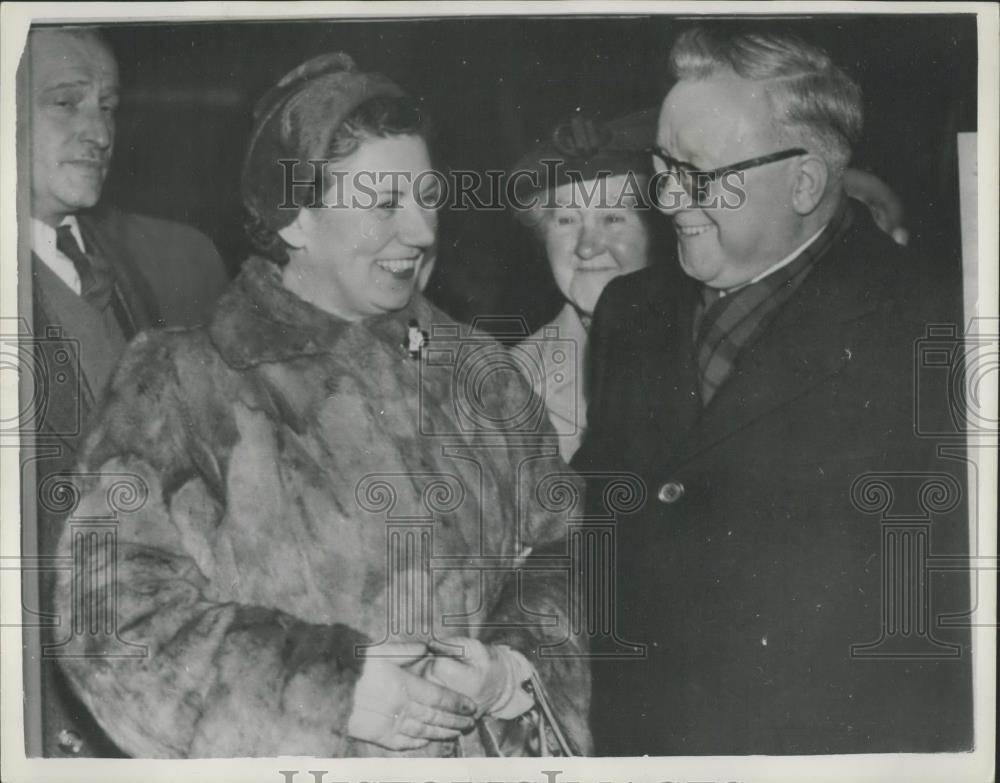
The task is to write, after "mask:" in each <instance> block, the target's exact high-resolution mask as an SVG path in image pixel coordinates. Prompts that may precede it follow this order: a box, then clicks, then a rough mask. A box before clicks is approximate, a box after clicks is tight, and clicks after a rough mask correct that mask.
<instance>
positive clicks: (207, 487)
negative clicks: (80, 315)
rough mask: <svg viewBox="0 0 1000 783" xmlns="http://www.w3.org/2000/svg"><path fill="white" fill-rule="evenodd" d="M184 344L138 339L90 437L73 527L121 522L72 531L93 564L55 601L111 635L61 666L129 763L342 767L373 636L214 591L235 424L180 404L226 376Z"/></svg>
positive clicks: (72, 646) (74, 546)
mask: <svg viewBox="0 0 1000 783" xmlns="http://www.w3.org/2000/svg"><path fill="white" fill-rule="evenodd" d="M176 339H177V338H174V337H172V336H170V335H162V336H155V337H149V336H143V337H141V338H140V339H139V341H138V342H137V343H136V344H135V345H134V346H133V348H132V350H131V351H130V352H129V353H128V354H127V357H126V359H125V361H124V362H123V364H122V366H121V368H120V371H119V373H118V376H117V381H116V383H115V385H114V388H113V392H112V393H111V395H110V397H109V398H108V399H107V401H106V404H105V406H104V409H103V411H102V413H101V415H100V416H99V417H98V420H99V421H100V422H101V424H100V426H98V427H97V428H96V429H95V430H94V431H93V432H92V434H91V436H90V438H89V440H88V443H87V448H86V459H85V470H84V473H83V475H81V476H80V477H79V479H80V486H81V495H82V498H81V501H80V505H79V506H78V508H77V511H76V513H75V514H74V519H82V518H86V517H92V518H100V517H106V516H107V515H108V514H109V513H112V512H114V513H115V516H116V518H117V523H116V524H115V525H113V529H112V530H111V533H112V536H111V537H108V538H105V537H104V536H103V535H93V532H92V531H93V530H94V529H95V528H94V527H93V525H91V524H81V525H76V524H72V523H71V524H70V526H69V529H68V530H67V531H66V533H65V534H64V536H63V541H62V545H61V549H62V550H63V552H64V553H66V554H71V555H72V556H73V557H74V558H75V560H77V561H80V562H81V563H82V564H84V566H85V567H84V568H83V569H76V570H75V571H74V574H75V577H76V578H75V583H74V584H72V585H70V584H67V580H68V578H69V574H67V575H66V579H64V580H63V583H62V584H61V586H60V589H58V591H57V601H58V606H59V609H60V612H61V613H62V615H63V616H67V617H71V618H72V622H73V623H74V624H76V623H81V622H87V621H93V619H94V618H95V617H97V616H98V615H97V612H101V611H104V612H109V613H110V614H111V616H110V623H111V628H110V629H102V631H103V630H110V631H111V632H110V633H109V632H100V633H87V632H84V633H79V634H76V633H75V634H74V635H73V636H72V637H71V639H70V642H69V644H68V645H66V646H65V647H64V648H62V649H61V650H59V655H60V660H61V663H62V665H63V668H64V670H65V671H66V672H67V674H68V675H69V677H70V679H71V681H72V682H73V683H74V684H75V686H76V688H77V690H78V692H79V693H80V695H81V697H82V699H83V700H84V702H85V704H86V705H87V707H88V708H89V709H90V710H91V711H92V712H93V714H94V715H95V717H96V718H97V719H98V721H99V722H100V723H101V724H102V725H103V726H104V727H105V729H106V730H107V731H108V733H109V735H110V736H111V737H112V739H114V741H115V742H116V743H117V744H118V745H119V746H120V747H122V748H123V749H125V750H126V751H127V752H128V753H130V754H132V755H134V756H139V757H166V758H176V757H195V758H197V757H201V756H258V755H271V754H275V755H276V754H278V753H279V752H280V753H285V754H288V753H293V754H294V753H311V754H321V755H326V756H338V755H341V754H343V753H344V751H345V749H346V748H345V746H346V744H347V742H348V740H346V738H345V737H344V734H343V731H344V727H345V724H346V721H347V713H348V711H349V705H350V701H351V698H350V697H351V692H352V688H353V683H354V682H355V679H356V677H357V675H358V672H357V669H356V663H355V658H354V645H356V644H360V643H363V642H365V641H368V639H367V638H366V637H365V636H364V635H363V634H361V633H359V632H358V631H356V630H354V629H352V628H350V627H348V626H346V625H340V624H335V623H334V624H326V623H311V622H306V621H303V620H302V619H299V618H296V617H295V616H292V615H291V614H289V613H288V612H284V611H281V610H278V609H275V608H270V607H266V606H260V605H256V606H255V605H247V604H238V603H234V602H233V601H230V600H221V596H220V595H219V592H220V591H219V590H218V589H213V586H212V585H211V583H210V581H209V579H208V578H207V577H206V574H205V571H204V570H203V568H202V564H200V563H199V554H200V553H204V552H205V551H207V550H208V549H209V548H210V546H211V545H210V542H211V539H212V537H213V534H214V532H215V528H216V526H217V525H218V524H219V523H220V521H221V517H222V513H223V511H224V509H225V496H224V491H223V488H222V485H223V479H222V472H221V471H222V470H223V467H222V466H221V465H220V464H219V458H220V457H222V456H224V451H220V449H219V448H218V446H219V444H225V443H226V440H227V437H232V433H226V432H225V431H217V430H216V428H217V427H220V426H223V425H224V423H225V418H226V417H219V418H215V417H214V416H213V413H218V411H215V412H213V410H212V405H211V404H209V405H207V406H203V407H201V409H200V411H192V410H191V409H190V408H188V407H187V406H185V404H184V402H183V400H184V399H185V398H189V397H192V396H198V395H199V392H200V393H201V394H203V395H204V399H207V400H218V399H219V394H218V392H219V390H218V389H216V390H210V389H208V388H206V386H207V384H208V383H210V382H211V380H212V379H215V380H218V379H219V378H220V377H224V374H221V373H219V372H213V368H212V367H211V366H210V365H209V366H206V365H205V362H211V361H212V354H211V352H209V351H197V350H196V351H191V352H187V355H184V352H177V351H175V350H174V345H172V341H174V340H176ZM199 414H200V415H199ZM199 544H204V547H202V546H199ZM70 588H72V589H70ZM109 601H110V602H112V603H111V604H110V605H109V603H108V602H109ZM103 617H104V619H105V620H109V618H108V615H103Z"/></svg>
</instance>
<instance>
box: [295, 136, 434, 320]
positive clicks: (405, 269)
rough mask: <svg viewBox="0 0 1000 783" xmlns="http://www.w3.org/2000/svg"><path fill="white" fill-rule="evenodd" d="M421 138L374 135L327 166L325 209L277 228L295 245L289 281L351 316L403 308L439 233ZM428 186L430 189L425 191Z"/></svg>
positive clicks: (304, 212)
mask: <svg viewBox="0 0 1000 783" xmlns="http://www.w3.org/2000/svg"><path fill="white" fill-rule="evenodd" d="M430 169H431V162H430V156H429V154H428V152H427V145H426V143H425V142H424V140H423V139H422V138H420V137H418V136H388V137H373V138H368V139H366V140H364V141H362V142H361V144H360V145H359V147H358V149H357V150H355V152H354V153H352V154H351V155H350V156H348V157H347V158H344V159H343V160H340V161H337V162H335V163H332V164H329V165H328V166H327V171H328V172H330V174H331V175H332V184H331V186H330V188H329V189H328V190H327V192H326V194H325V196H324V203H325V205H326V206H325V207H316V208H311V209H302V210H300V212H299V215H298V217H297V218H296V220H295V222H294V223H292V224H291V225H290V226H288V227H286V228H284V229H282V230H281V232H279V233H280V234H281V236H282V238H284V239H285V241H286V242H288V243H289V244H290V245H291V246H292V247H293V248H294V250H293V252H291V253H290V261H289V263H288V265H287V266H286V267H285V268H284V270H283V276H284V280H285V285H286V286H287V287H288V288H290V289H291V290H292V291H294V292H295V293H297V294H298V295H299V296H301V297H302V298H304V299H306V301H309V302H312V303H313V304H315V305H317V306H318V307H321V308H322V309H324V310H327V311H328V312H331V313H333V314H334V315H337V316H339V317H341V318H344V319H346V320H349V321H358V320H361V319H363V318H369V317H371V316H375V315H380V314H382V313H387V312H391V311H394V310H400V309H402V308H404V307H406V305H407V304H409V301H410V299H411V297H412V296H413V293H414V291H416V290H417V288H418V280H419V275H420V270H421V266H422V265H423V264H424V262H425V261H426V260H427V259H428V258H429V257H430V255H431V254H430V253H429V251H430V250H431V248H432V247H433V245H434V241H435V239H436V235H437V213H436V212H435V211H434V209H433V208H431V207H430V206H428V205H432V204H434V203H435V202H436V201H437V199H436V198H435V197H434V195H433V194H429V193H417V192H416V191H415V189H414V184H415V183H417V184H419V183H421V182H424V183H426V188H432V187H435V186H436V183H435V180H434V178H433V177H427V176H424V177H418V175H419V174H420V173H421V172H427V171H430ZM426 188H425V189H426Z"/></svg>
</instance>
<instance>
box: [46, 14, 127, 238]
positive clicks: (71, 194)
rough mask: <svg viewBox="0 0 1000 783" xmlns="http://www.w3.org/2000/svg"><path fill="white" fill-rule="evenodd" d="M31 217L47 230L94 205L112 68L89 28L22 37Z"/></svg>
mask: <svg viewBox="0 0 1000 783" xmlns="http://www.w3.org/2000/svg"><path fill="white" fill-rule="evenodd" d="M28 57H29V61H28V62H29V74H30V84H31V96H30V98H31V102H30V122H31V213H32V216H33V217H35V218H37V219H39V220H42V221H44V222H46V223H49V224H50V225H53V226H55V225H58V224H59V222H60V221H61V220H62V219H63V218H64V217H65V216H66V215H70V214H73V213H75V212H77V211H79V210H81V209H86V208H88V207H92V206H94V204H96V203H97V201H98V199H99V198H100V196H101V189H102V188H103V186H104V180H105V178H106V176H107V173H108V166H109V164H110V162H111V152H112V149H113V146H114V137H115V110H116V109H117V107H118V65H117V63H116V62H115V58H114V56H113V55H112V53H111V50H110V48H109V47H108V45H107V43H106V42H105V41H104V39H103V38H102V37H101V36H100V34H99V33H98V32H97V31H96V30H95V29H93V28H41V29H35V30H32V31H31V32H30V33H29V35H28Z"/></svg>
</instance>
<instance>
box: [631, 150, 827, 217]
mask: <svg viewBox="0 0 1000 783" xmlns="http://www.w3.org/2000/svg"><path fill="white" fill-rule="evenodd" d="M644 151H645V152H646V153H648V154H649V155H652V156H653V160H654V162H658V163H659V164H660V166H659V167H657V175H656V176H657V183H656V189H657V194H658V195H659V194H660V193H662V192H663V190H664V189H665V188H666V187H667V186H668V185H669V184H670V183H671V181H673V182H675V183H676V184H678V185H680V186H681V187H683V188H684V190H685V191H687V193H688V194H689V195H690V196H691V198H692V200H693V201H694V202H695V204H697V205H698V206H706V205H707V204H708V201H709V199H708V193H709V188H710V187H711V186H712V185H713V184H714V183H715V182H717V181H718V180H719V179H720V178H721V177H723V176H725V175H726V174H732V173H736V172H740V171H746V170H747V169H755V168H757V167H758V166H766V165H767V164H768V163H777V162H778V161H779V160H787V159H788V158H794V157H796V156H797V155H808V154H809V151H808V150H805V149H802V148H801V147H793V148H791V149H787V150H781V151H780V152H772V153H771V154H770V155H761V156H759V157H756V158H749V159H748V160H741V161H740V162H739V163H730V164H729V165H726V166H719V167H718V168H716V169H708V170H702V169H699V168H698V167H697V166H693V165H692V164H690V163H686V162H685V161H683V160H678V159H677V158H674V157H671V156H670V155H669V154H667V152H666V150H663V149H661V148H660V147H647V148H646V150H644Z"/></svg>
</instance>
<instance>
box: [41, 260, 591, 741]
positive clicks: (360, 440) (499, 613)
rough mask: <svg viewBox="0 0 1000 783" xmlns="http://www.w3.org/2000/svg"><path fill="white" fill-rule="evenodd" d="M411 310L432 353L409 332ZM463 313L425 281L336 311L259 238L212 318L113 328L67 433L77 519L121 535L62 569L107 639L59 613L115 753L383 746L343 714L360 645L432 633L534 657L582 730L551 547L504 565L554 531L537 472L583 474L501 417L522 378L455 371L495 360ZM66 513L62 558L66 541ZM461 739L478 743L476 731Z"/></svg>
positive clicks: (556, 523) (579, 683)
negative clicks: (91, 389)
mask: <svg viewBox="0 0 1000 783" xmlns="http://www.w3.org/2000/svg"><path fill="white" fill-rule="evenodd" d="M411 319H412V320H415V321H417V322H418V323H419V324H420V325H421V326H422V327H423V328H425V329H427V330H429V332H430V333H431V338H430V339H431V344H430V346H431V347H430V349H429V350H433V351H437V354H436V355H437V356H438V359H439V360H438V361H437V362H431V361H430V359H428V361H427V362H421V361H418V360H416V359H414V358H412V357H411V356H409V355H408V353H407V350H406V348H405V346H404V341H405V338H406V335H407V331H408V323H409V322H410V321H411ZM458 331H459V327H458V326H457V325H456V324H454V322H452V321H451V320H450V319H449V318H448V317H447V316H445V315H444V314H443V313H441V312H440V311H438V310H436V309H434V308H433V307H432V306H431V305H429V304H428V303H427V302H426V301H425V300H424V299H423V298H422V297H420V296H419V295H417V296H415V297H414V299H413V301H412V302H411V303H410V305H409V306H408V308H407V309H406V310H404V311H400V312H398V313H391V314H386V315H384V316H379V317H375V318H371V319H367V320H365V321H363V322H358V323H347V322H344V321H341V320H338V319H336V318H333V317H332V316H330V315H328V314H326V313H324V312H323V311H321V310H319V309H317V308H315V307H313V306H312V305H310V304H308V303H306V302H304V301H302V300H301V299H299V298H298V297H296V296H295V295H294V294H292V293H291V292H289V291H288V290H287V289H285V288H284V287H283V285H282V284H281V281H280V273H279V272H278V270H277V269H276V268H275V267H274V266H273V265H272V264H270V263H269V262H266V261H264V260H262V259H251V261H249V262H248V263H247V264H246V265H245V266H244V269H243V272H242V273H241V275H240V277H239V278H238V279H237V280H236V281H235V282H234V283H233V285H232V287H231V288H230V289H229V291H228V292H227V293H226V294H225V295H223V297H222V299H221V300H220V302H219V305H218V307H217V309H216V311H215V313H214V315H213V317H212V320H211V322H210V324H209V325H208V326H207V327H205V328H200V329H193V330H183V331H165V332H150V333H147V334H146V335H143V336H141V337H139V338H138V339H136V340H135V342H134V343H133V344H132V345H131V346H130V348H129V350H128V352H127V353H126V355H125V357H124V358H123V360H122V364H121V367H120V369H119V372H118V374H117V376H116V378H115V380H114V382H113V384H112V387H111V389H110V391H109V392H108V395H107V398H106V401H105V403H104V406H103V407H102V409H101V410H100V411H99V412H98V413H97V414H96V416H95V420H94V423H93V429H92V431H91V433H90V435H89V436H88V438H87V441H86V446H85V448H84V450H83V454H82V463H81V464H82V467H83V468H84V470H85V471H86V472H87V476H86V477H84V478H82V479H81V482H80V490H81V500H80V503H79V506H78V507H77V508H76V513H75V517H74V518H81V519H88V518H89V519H93V518H96V517H99V516H100V515H107V514H110V513H111V512H112V511H116V512H117V514H116V522H115V525H114V529H115V533H116V536H117V544H116V550H111V551H110V554H109V557H111V558H114V552H117V558H116V559H114V567H111V566H110V565H108V563H107V562H106V561H104V560H103V559H102V556H101V554H103V553H105V552H108V551H109V550H104V549H101V554H98V553H97V552H93V553H92V556H89V557H88V559H87V561H86V564H87V565H86V566H85V569H84V570H85V572H86V573H88V574H93V578H92V579H89V580H81V582H80V583H78V584H77V585H76V587H77V588H78V589H80V590H81V591H82V592H81V593H80V595H79V600H80V603H76V602H74V600H73V593H72V588H73V580H72V574H70V573H62V574H60V587H59V590H58V606H59V608H60V611H61V612H62V613H63V614H64V616H67V617H69V616H74V617H76V620H77V622H82V623H84V625H83V626H82V627H89V623H87V622H86V618H85V617H81V616H80V615H79V614H77V612H79V611H80V609H79V607H84V608H86V607H90V606H94V605H100V606H102V607H103V609H104V610H105V611H107V612H108V613H109V616H111V617H113V618H115V619H116V620H117V626H116V627H117V629H118V634H117V636H116V635H114V634H110V635H106V634H100V633H99V634H95V635H89V634H88V635H84V634H81V635H77V636H74V637H73V638H72V640H71V641H70V643H69V644H68V645H67V647H66V648H65V652H67V653H70V654H71V655H72V656H73V657H65V658H63V659H61V663H62V664H63V668H64V670H65V671H66V672H67V673H68V675H69V678H70V679H71V681H72V682H73V685H74V687H75V689H76V690H77V692H78V693H79V694H80V695H81V698H82V700H83V701H84V703H85V704H86V705H87V706H88V708H90V709H91V710H92V711H93V713H94V715H95V716H96V717H97V719H98V721H99V722H100V723H101V725H102V726H103V727H104V728H105V730H106V731H107V732H108V734H109V735H110V736H111V737H112V738H113V739H114V740H115V741H116V742H117V743H118V744H119V745H120V746H121V747H122V748H123V749H124V750H126V751H127V752H128V753H129V754H130V755H136V756H140V757H203V756H230V757H232V756H274V755H300V754H305V755H316V756H327V757H330V756H383V755H389V756H391V755H396V754H394V753H392V752H390V751H386V750H383V749H381V748H379V747H376V746H374V745H369V744H367V743H364V742H361V741H356V740H352V739H351V738H350V737H349V736H347V734H346V725H347V722H348V719H349V716H350V713H351V706H352V699H353V689H354V683H355V681H356V679H357V676H358V671H359V668H360V663H359V661H358V660H357V652H356V649H357V646H358V645H367V644H377V643H380V642H382V641H385V640H389V639H392V640H400V639H402V638H405V639H408V640H414V639H417V640H421V641H428V640H430V639H431V638H435V637H436V638H437V639H439V640H440V639H445V638H447V637H450V636H474V637H477V638H483V639H484V640H487V641H496V642H498V643H506V644H509V645H511V646H512V647H514V648H515V649H517V650H519V651H520V652H522V653H523V654H524V655H525V656H527V657H528V658H529V660H532V662H533V663H534V665H535V667H536V669H537V671H538V673H539V677H540V679H541V680H542V682H543V683H544V684H545V686H546V688H547V690H548V692H549V695H550V696H551V699H552V702H553V703H554V705H555V709H556V711H557V713H558V715H559V716H560V718H561V721H562V725H563V727H564V728H565V730H566V733H567V735H568V736H569V738H570V741H571V742H572V743H573V745H574V747H576V748H577V749H578V750H579V751H581V752H587V751H589V750H590V735H589V731H588V729H587V722H586V716H587V706H588V698H589V674H588V666H587V661H586V660H584V659H583V658H582V657H581V656H580V653H581V652H582V649H581V648H579V647H576V646H573V645H564V647H563V652H564V653H565V656H566V657H563V658H557V657H551V656H548V655H547V653H546V651H545V650H543V649H542V648H543V647H545V646H555V645H558V644H559V643H560V642H562V641H563V640H565V639H566V637H567V633H568V631H567V622H566V615H567V612H568V609H567V590H568V584H569V570H568V568H566V569H563V571H562V573H559V571H558V570H553V569H552V567H551V566H550V567H549V568H548V569H547V570H546V571H545V572H540V571H532V572H530V573H523V572H522V573H519V574H518V575H517V577H516V578H515V575H514V573H513V572H512V570H511V569H512V568H514V567H517V566H521V565H523V564H524V563H525V561H526V560H527V559H528V557H529V555H530V554H531V552H532V551H533V550H541V549H543V548H544V547H545V546H546V545H550V544H551V545H554V546H555V547H556V548H557V549H562V550H563V551H565V549H566V541H567V533H568V528H567V526H566V518H565V514H564V513H562V512H560V511H557V510H553V509H552V508H551V505H552V504H551V503H550V504H548V505H545V503H544V501H540V500H539V499H537V498H538V492H539V491H540V487H541V484H542V482H546V480H547V478H548V477H552V476H561V477H562V481H563V485H564V487H565V488H566V489H567V490H572V488H573V485H574V484H575V483H577V482H578V479H577V478H576V477H575V476H573V475H572V474H571V473H570V471H569V468H568V466H566V464H565V463H564V462H563V461H562V460H561V459H560V458H559V456H558V453H557V448H556V439H555V435H554V433H552V431H551V428H548V427H547V426H546V422H545V421H544V417H543V418H542V427H543V433H542V434H539V433H538V432H529V433H525V434H524V437H522V435H521V434H520V433H519V432H518V431H517V430H515V429H508V428H495V427H494V425H495V424H496V423H497V422H503V421H511V420H514V419H516V417H517V412H518V410H519V406H520V405H523V404H524V403H525V401H526V400H528V401H530V400H531V399H532V395H531V390H530V388H529V387H528V385H527V382H526V381H525V380H524V379H523V378H521V377H520V375H518V374H517V373H491V374H489V373H488V374H486V375H485V376H483V377H481V378H480V379H479V380H478V381H476V379H473V381H474V382H475V388H474V389H473V388H471V387H470V388H466V389H463V388H461V387H459V388H456V385H457V384H461V382H462V378H463V377H465V376H463V375H462V374H461V372H460V371H459V368H460V367H461V365H460V364H456V362H461V361H462V356H463V350H465V349H466V348H472V349H474V350H472V351H471V352H470V351H467V352H466V355H465V358H466V359H469V361H471V362H472V364H473V366H475V365H476V363H477V361H478V366H480V367H487V366H489V364H488V360H489V358H490V357H492V358H493V359H494V360H495V361H498V362H500V363H501V365H502V364H506V352H505V350H504V349H503V348H502V347H501V346H500V345H499V344H497V343H494V342H493V341H492V340H485V339H482V338H480V339H478V340H471V344H470V341H467V340H466V339H465V336H464V335H463V337H462V338H459V334H458ZM445 332H450V333H451V335H452V336H451V338H450V339H446V338H445V337H441V336H438V335H439V334H443V333H445ZM470 356H471V358H470ZM484 362H485V363H484ZM463 392H464V393H465V394H467V395H469V397H468V398H463V399H460V395H462V394H463ZM473 392H475V394H476V396H475V400H474V401H473V400H472V395H473ZM463 402H465V403H466V405H465V407H463ZM473 402H474V403H475V404H472V403H473ZM470 405H471V408H470ZM470 410H472V411H474V412H475V414H476V415H477V416H480V417H482V418H479V419H476V420H470V419H468V418H464V417H463V411H464V412H465V413H466V414H468V413H469V411H470ZM483 427H486V429H485V430H484V429H483ZM544 433H548V435H547V436H546V435H545V434H544ZM126 485H127V486H130V487H134V488H135V490H134V492H132V493H131V494H128V493H126V492H125V491H124V488H125V486H126ZM546 486H551V485H550V484H546ZM579 489H582V486H581V487H580V488H579ZM576 494H577V495H579V492H578V491H577V493H576ZM126 495H128V496H127V498H126V499H123V498H125V496H126ZM109 504H110V505H109ZM73 530H74V528H73V527H72V525H71V526H70V528H69V529H68V530H67V533H65V534H64V536H63V545H62V547H61V551H62V553H63V554H64V555H69V554H70V553H72V552H74V551H78V550H74V549H73V546H74V541H75V537H74V534H73ZM567 566H568V564H567ZM91 569H93V570H91ZM111 597H113V598H114V603H111ZM105 601H108V603H107V604H105V603H104V602H105ZM142 647H145V649H146V651H147V652H146V654H145V655H141V656H138V657H134V658H131V659H130V658H129V657H128V654H129V652H136V651H139V650H140V649H141V648H142ZM549 652H551V651H549ZM114 655H121V656H122V657H120V658H109V657H106V656H114ZM500 724H501V725H500V726H499V727H498V730H500V731H501V732H502V735H503V737H504V738H507V739H510V736H509V735H510V734H512V733H516V729H517V725H509V724H515V722H506V721H503V722H500ZM504 747H505V751H506V752H514V753H516V752H521V753H523V752H525V751H526V747H525V746H524V745H523V744H520V743H518V742H515V741H513V740H510V741H509V742H508V743H506V744H505V746H504ZM454 752H455V746H454V744H453V743H431V744H430V745H428V746H426V747H424V748H422V749H420V750H418V751H413V752H410V753H408V754H406V755H413V756H442V755H451V754H452V753H454ZM462 752H463V753H465V754H470V755H485V754H486V750H485V749H484V747H483V746H482V745H480V744H479V741H478V739H477V736H476V735H472V736H470V737H469V738H467V739H464V740H463V742H462Z"/></svg>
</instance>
